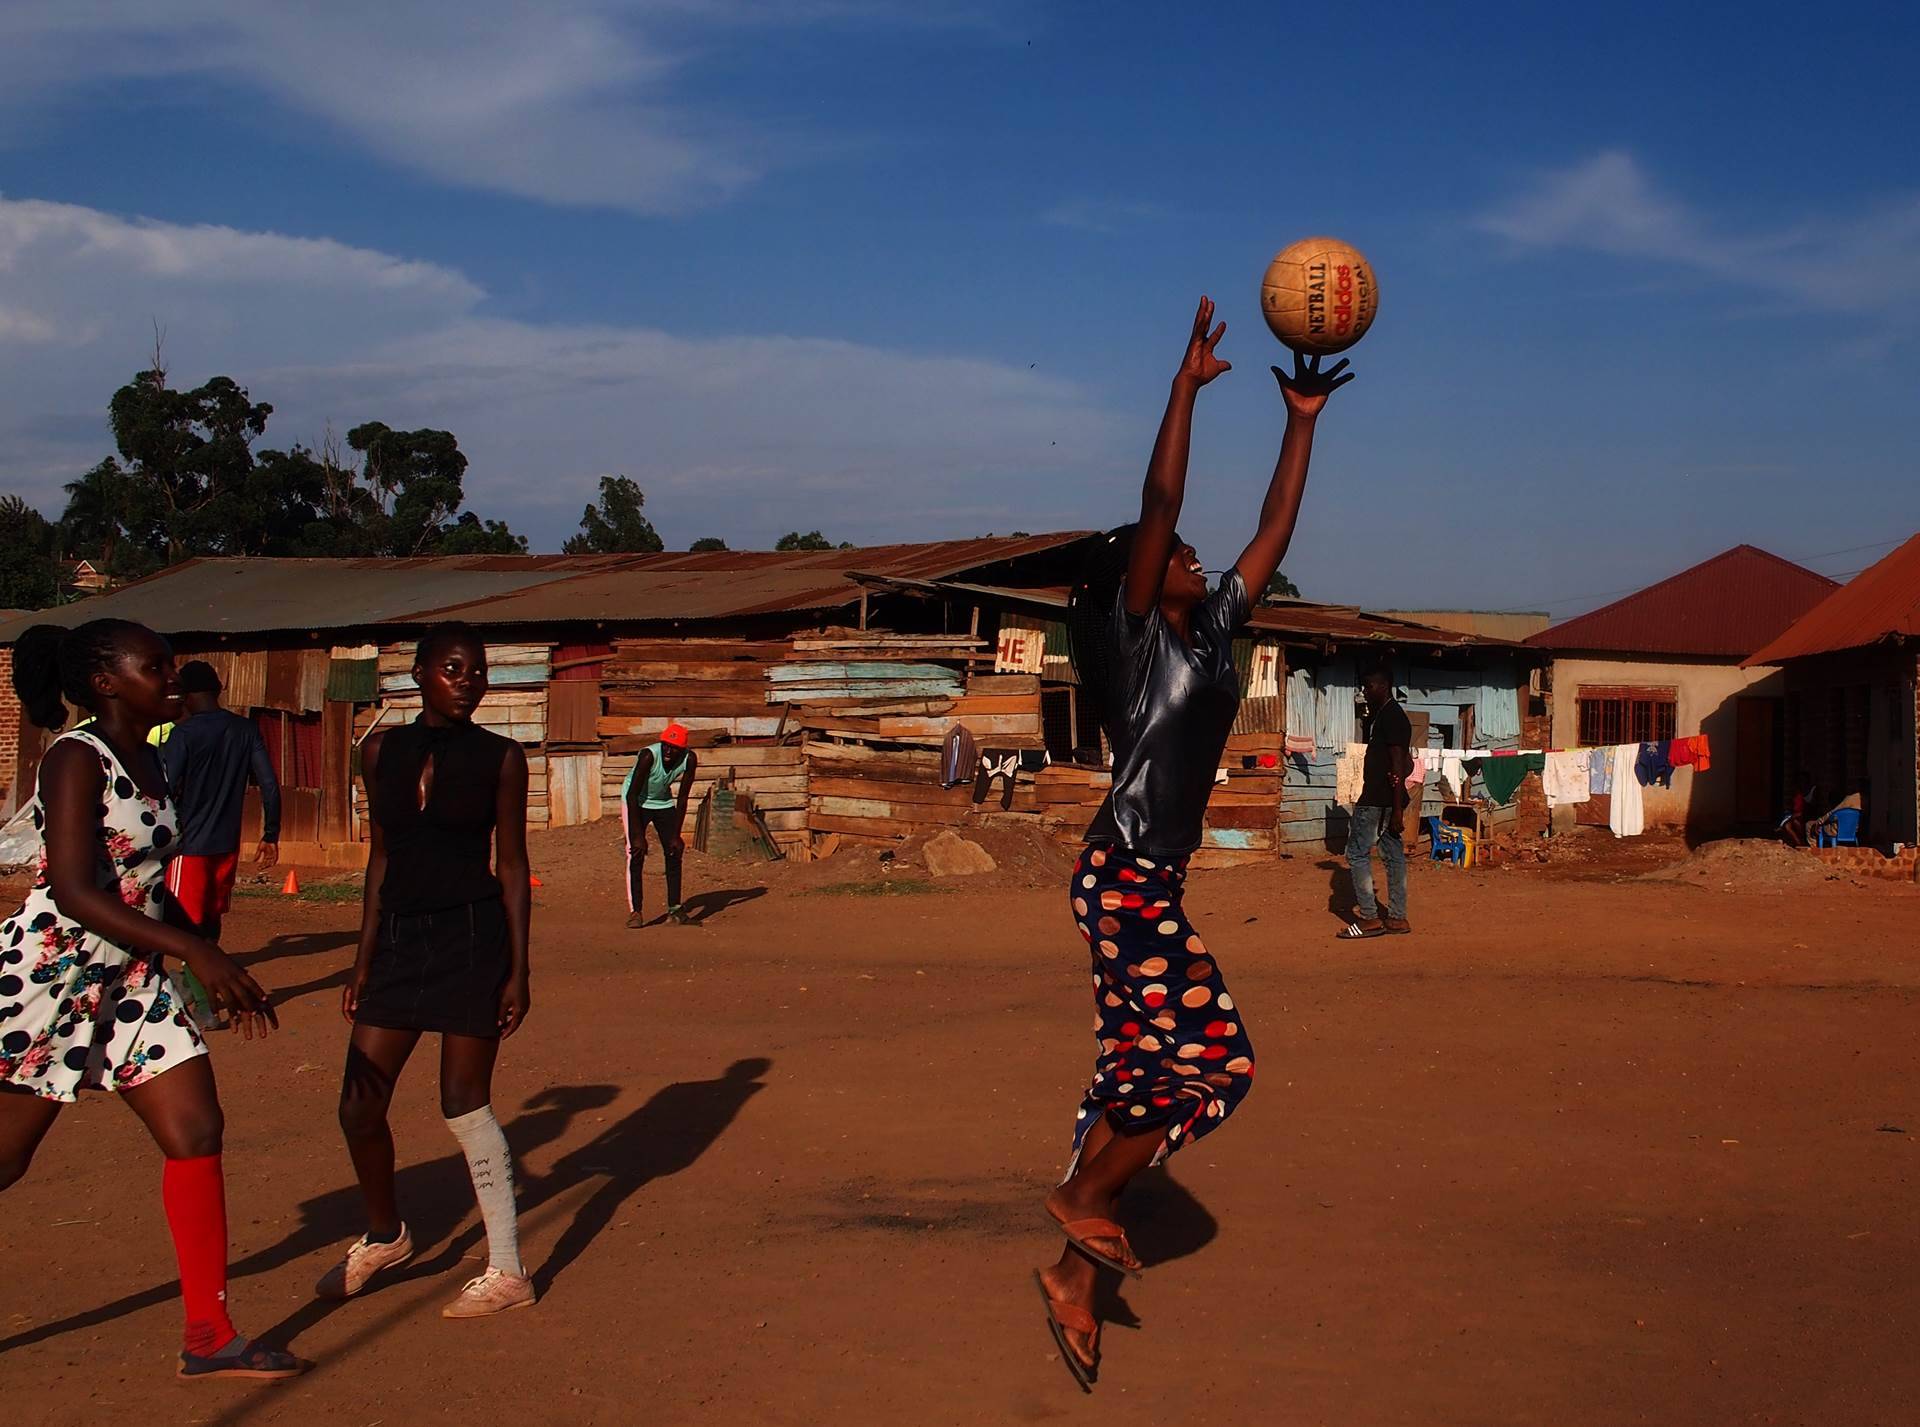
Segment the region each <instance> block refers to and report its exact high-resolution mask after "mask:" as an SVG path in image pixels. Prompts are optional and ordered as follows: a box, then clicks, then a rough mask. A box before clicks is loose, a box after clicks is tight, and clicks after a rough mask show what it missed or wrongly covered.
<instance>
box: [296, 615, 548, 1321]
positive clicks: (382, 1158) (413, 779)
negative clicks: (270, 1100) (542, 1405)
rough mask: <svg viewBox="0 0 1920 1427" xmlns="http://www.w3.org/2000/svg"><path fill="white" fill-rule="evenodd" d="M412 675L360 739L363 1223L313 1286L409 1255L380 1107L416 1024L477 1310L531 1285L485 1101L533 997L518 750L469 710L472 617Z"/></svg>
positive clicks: (343, 1284) (349, 1113)
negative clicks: (479, 1236)
mask: <svg viewBox="0 0 1920 1427" xmlns="http://www.w3.org/2000/svg"><path fill="white" fill-rule="evenodd" d="M413 677H414V682H415V683H417V684H418V685H419V686H420V696H421V703H422V709H421V713H420V716H419V717H418V718H417V719H415V720H414V722H413V723H411V724H409V725H407V726H405V727H403V728H396V729H393V730H392V731H391V732H382V733H376V734H374V735H373V736H372V737H371V738H369V739H368V740H367V741H366V745H365V748H364V751H363V756H362V771H363V774H364V778H365V782H366V787H367V800H368V803H369V805H370V809H371V812H372V815H373V817H372V821H373V842H372V847H371V849H370V852H369V856H368V861H367V891H366V899H365V907H364V910H363V911H362V914H361V920H360V951H359V955H358V957H357V958H356V959H355V961H354V967H353V978H352V980H351V981H349V982H348V984H347V987H346V990H345V991H344V992H343V993H342V995H341V1001H340V1009H341V1011H342V1013H343V1014H344V1015H345V1016H346V1018H347V1020H348V1022H349V1023H351V1024H352V1026H353V1037H352V1039H351V1041H350V1042H349V1043H348V1046H347V1069H346V1078H345V1081H344V1083H343V1084H342V1086H341V1090H340V1126H341V1128H342V1129H343V1130H345V1131H346V1136H347V1151H348V1153H349V1154H351V1155H352V1157H353V1168H354V1172H355V1174H357V1175H358V1176H359V1179H360V1192H361V1194H362V1195H363V1196H364V1198H365V1200H366V1205H367V1232H366V1233H365V1234H363V1235H362V1236H361V1237H360V1239H359V1241H358V1242H356V1243H355V1244H353V1246H352V1247H350V1248H349V1249H348V1250H347V1256H346V1258H345V1260H343V1261H342V1262H341V1263H340V1264H338V1265H337V1266H336V1267H335V1268H333V1269H332V1270H331V1271H330V1272H329V1273H328V1274H327V1276H326V1277H325V1278H323V1279H321V1280H320V1284H319V1287H318V1290H317V1291H318V1292H319V1293H320V1294H321V1295H322V1296H323V1297H330V1298H350V1297H352V1296H353V1295H354V1294H356V1293H359V1292H360V1291H361V1290H362V1289H363V1288H365V1287H366V1285H367V1283H368V1281H369V1280H371V1279H372V1278H373V1277H374V1275H376V1274H378V1273H380V1272H381V1271H382V1270H384V1269H389V1268H394V1267H397V1266H398V1265H400V1264H403V1263H405V1262H406V1261H407V1260H408V1259H410V1258H411V1257H413V1239H412V1236H411V1235H410V1234H409V1233H408V1232H407V1226H406V1225H405V1223H403V1222H402V1221H401V1218H400V1210H399V1206H398V1204H397V1203H396V1202H395V1197H394V1186H393V1136H392V1133H391V1132H390V1131H389V1130H388V1128H387V1107H388V1106H389V1104H390V1103H391V1102H392V1099H393V1088H394V1084H395V1082H396V1081H397V1080H398V1079H399V1076H400V1071H401V1068H402V1067H403V1066H405V1065H406V1063H407V1057H408V1056H409V1055H411V1054H412V1053H413V1048H414V1046H415V1044H417V1043H418V1041H419V1039H420V1036H421V1034H422V1033H423V1032H427V1031H436V1032H438V1033H439V1034H440V1110H441V1113H442V1114H444V1115H445V1116H446V1118H447V1126H448V1128H449V1129H450V1130H452V1132H453V1134H454V1137H455V1138H456V1139H458V1140H459V1141H460V1147H461V1148H462V1149H463V1150H464V1151H465V1152H466V1156H467V1168H468V1170H469V1172H470V1173H471V1175H472V1177H473V1186H474V1192H475V1195H476V1197H477V1198H478V1199H479V1201H480V1213H481V1218H482V1219H483V1220H485V1222H486V1226H487V1244H488V1251H489V1252H488V1267H487V1271H486V1272H485V1273H483V1274H481V1275H480V1276H479V1277H478V1278H475V1279H473V1280H472V1281H471V1282H469V1283H468V1284H467V1285H466V1286H465V1287H464V1288H463V1289H462V1290H461V1293H460V1296H459V1297H458V1298H456V1299H455V1300H454V1301H453V1302H452V1303H451V1304H449V1305H448V1306H447V1308H446V1309H445V1310H443V1312H444V1316H446V1317H449V1318H476V1317H482V1316H484V1315H487V1314H490V1313H498V1312H500V1311H502V1310H503V1309H507V1308H524V1307H526V1306H528V1305H530V1304H531V1303H532V1302H533V1300H534V1291H533V1285H532V1283H531V1282H529V1281H528V1279H527V1275H526V1270H525V1268H524V1267H523V1266H522V1265H521V1262H520V1246H519V1231H518V1225H517V1222H516V1219H515V1213H514V1204H513V1166H512V1161H511V1159H510V1157H509V1155H508V1152H507V1143H506V1139H505V1137H504V1136H503V1135H502V1134H501V1133H500V1124H499V1121H498V1120H496V1119H495V1118H494V1114H493V1107H492V1103H491V1102H492V1098H493V1064H494V1057H495V1056H496V1054H497V1053H498V1051H499V1048H500V1041H501V1040H502V1039H503V1038H504V1037H506V1036H510V1035H512V1034H513V1033H514V1032H515V1031H516V1030H518V1029H519V1028H520V1023H521V1022H522V1021H523V1020H524V1019H525V1018H526V1014H527V1007H528V1004H529V997H528V990H527V928H528V922H529V919H530V915H531V904H532V894H531V891H530V890H529V881H528V868H527V756H526V754H525V753H524V752H523V751H522V750H521V748H520V745H519V744H517V743H514V742H512V741H511V740H509V739H505V738H502V737H500V736H499V735H498V734H495V733H489V732H488V731H487V730H486V729H483V728H481V727H479V726H478V725H476V724H475V723H474V722H473V712H474V710H475V709H476V708H478V707H479V704H480V700H481V699H482V698H483V697H485V695H486V692H487V649H486V645H485V644H484V643H483V642H482V641H481V639H480V636H479V635H478V634H477V633H475V632H474V630H472V629H471V628H469V627H468V626H466V625H464V624H442V625H436V626H435V627H434V628H433V629H431V630H429V631H428V632H427V634H426V635H425V637H424V638H422V639H421V641H420V644H419V647H418V649H417V650H416V651H415V656H414V665H413ZM490 863H491V866H490V865H489V864H490ZM496 874H497V875H496Z"/></svg>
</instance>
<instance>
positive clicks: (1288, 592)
mask: <svg viewBox="0 0 1920 1427" xmlns="http://www.w3.org/2000/svg"><path fill="white" fill-rule="evenodd" d="M1260 598H1261V599H1262V600H1297V599H1299V598H1300V587H1299V586H1298V585H1296V584H1295V583H1294V582H1293V581H1292V580H1289V579H1288V578H1287V577H1286V576H1285V575H1284V574H1282V573H1281V572H1280V571H1279V570H1275V571H1274V572H1273V578H1272V579H1271V580H1268V581H1267V588H1266V592H1265V593H1264V594H1262V595H1261V596H1260Z"/></svg>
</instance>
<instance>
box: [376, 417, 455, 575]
mask: <svg viewBox="0 0 1920 1427" xmlns="http://www.w3.org/2000/svg"><path fill="white" fill-rule="evenodd" d="M347 445H348V446H349V447H350V448H351V449H353V450H355V451H358V452H359V453H360V455H361V457H362V463H361V475H362V478H363V479H364V480H365V481H366V484H367V486H368V488H369V489H370V490H371V492H372V493H373V496H374V500H375V502H376V503H377V505H378V506H379V509H380V511H381V513H382V514H383V515H384V516H385V517H386V520H385V522H384V528H383V529H382V531H381V535H382V538H381V540H380V542H379V543H380V544H382V545H383V546H384V547H385V553H387V554H389V555H431V554H433V553H434V552H435V549H436V547H437V546H438V545H439V543H440V538H441V535H442V533H443V527H444V526H445V525H446V523H447V522H448V521H450V520H452V519H453V516H454V512H456V511H458V510H459V509H460V504H461V502H462V501H463V500H464V499H465V498H466V492H465V488H464V486H463V485H462V482H463V480H464V479H465V477H466V474H467V458H466V456H465V455H464V454H462V452H461V450H460V443H459V442H458V441H456V440H455V439H454V436H453V433H452V432H451V431H433V430H427V429H422V430H419V431H395V430H394V429H393V428H392V427H390V426H388V425H386V424H385V423H384V422H380V421H369V422H366V423H364V424H362V425H359V426H356V427H354V428H353V429H352V430H351V431H349V432H347Z"/></svg>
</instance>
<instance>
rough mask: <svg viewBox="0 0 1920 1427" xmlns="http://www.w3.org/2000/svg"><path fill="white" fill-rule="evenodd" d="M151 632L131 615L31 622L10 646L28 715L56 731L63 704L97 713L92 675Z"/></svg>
mask: <svg viewBox="0 0 1920 1427" xmlns="http://www.w3.org/2000/svg"><path fill="white" fill-rule="evenodd" d="M151 632H152V631H151V630H149V629H148V628H147V627H146V626H145V625H144V624H135V623H134V622H133V621H132V620H130V619H90V620H88V621H87V622H86V623H85V624H82V625H78V626H76V627H75V628H73V629H66V628H63V627H62V626H60V625H57V624H36V625H34V626H33V628H31V629H29V630H28V631H27V632H26V633H25V634H23V635H21V636H20V638H19V639H18V640H17V641H16V642H15V644H14V646H13V692H14V693H15V694H16V695H18V696H19V699H20V706H21V707H22V708H23V709H25V710H26V714H27V717H28V719H30V720H31V721H32V722H33V723H34V724H36V725H38V726H39V727H41V728H44V729H46V730H47V731H48V732H49V733H58V732H59V731H60V730H61V729H63V728H65V727H66V724H67V705H68V704H72V705H74V706H75V707H77V708H83V709H85V710H87V712H89V713H94V712H97V709H96V707H95V696H94V692H93V676H94V675H95V674H101V673H105V672H107V671H108V670H110V669H112V668H113V666H114V664H115V663H117V662H118V661H119V659H120V657H121V656H122V655H123V654H125V653H126V650H127V644H128V642H129V640H130V639H131V638H132V637H134V636H136V635H142V634H150V633H151Z"/></svg>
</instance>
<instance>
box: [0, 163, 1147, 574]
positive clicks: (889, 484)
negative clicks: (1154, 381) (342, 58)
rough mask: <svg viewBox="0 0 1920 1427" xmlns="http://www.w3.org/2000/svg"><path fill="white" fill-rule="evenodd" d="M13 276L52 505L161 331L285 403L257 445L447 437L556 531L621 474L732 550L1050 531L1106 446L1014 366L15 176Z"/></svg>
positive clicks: (30, 451)
mask: <svg viewBox="0 0 1920 1427" xmlns="http://www.w3.org/2000/svg"><path fill="white" fill-rule="evenodd" d="M0 271H4V272H5V273H6V275H7V280H8V286H9V288H10V289H12V290H16V291H19V292H21V293H24V294H30V295H31V297H32V301H33V308H32V312H31V314H28V317H29V318H30V321H29V322H18V323H16V322H12V321H9V319H8V316H7V314H6V312H4V311H0V391H4V392H5V396H4V397H0V451H4V452H5V453H6V456H7V461H6V466H5V468H4V469H5V472H6V480H7V484H8V486H9V487H10V488H12V489H15V490H18V491H19V492H20V493H21V494H23V495H25V496H27V497H28V498H29V499H32V500H35V501H38V502H40V503H41V504H42V505H43V506H46V507H48V508H53V507H56V506H57V495H58V487H59V485H60V484H61V483H62V482H63V481H65V480H68V479H71V478H72V477H73V476H74V475H75V474H77V473H78V472H79V471H81V470H84V469H85V468H86V467H87V466H89V465H91V464H92V463H93V462H94V461H96V460H98V459H99V458H100V457H101V456H102V455H104V454H106V453H107V452H108V451H109V450H110V449H111V445H110V442H109V440H108V438H107V433H106V430H105V408H106V401H107V398H108V396H109V395H110V394H111V393H112V391H113V390H114V388H115V387H117V386H119V385H120V384H121V383H123V382H125V381H126V380H127V379H128V378H129V377H130V376H131V375H132V374H133V373H134V372H135V371H136V370H138V369H139V368H140V367H141V366H143V365H144V364H145V361H146V359H147V356H148V354H149V352H150V350H151V347H152V342H153V329H154V327H155V326H156V325H158V326H159V327H161V328H162V329H164V331H165V333H166V354H167V358H168V365H169V370H170V372H171V373H172V375H173V378H174V380H175V384H176V385H179V384H183V383H194V382H198V381H201V380H204V379H205V378H206V377H208V376H211V375H214V374H215V373H224V374H226V375H230V376H232V377H234V378H235V379H236V380H238V381H240V382H241V383H242V384H243V385H245V386H247V387H248V388H249V389H250V390H251V391H252V393H253V395H254V397H255V398H256V399H257V400H265V401H270V402H272V403H273V404H274V407H275V413H274V416H273V418H272V421H271V423H270V425H269V428H268V433H267V444H270V445H283V446H284V445H288V444H292V443H294V442H296V441H304V442H307V443H309V444H310V443H312V442H313V441H315V440H316V439H317V438H318V436H319V434H320V432H321V430H322V429H323V427H324V425H325V423H327V422H329V421H331V422H332V423H333V425H334V426H335V428H336V429H337V430H338V429H344V428H345V427H347V426H350V425H353V424H355V423H357V422H360V421H366V420H374V419H377V420H381V421H385V422H387V423H388V424H389V425H393V426H399V427H413V426H436V427H444V428H446V429H448V430H451V431H453V432H454V433H455V434H456V435H457V436H459V438H460V442H461V447H462V449H463V450H465V451H466V452H467V453H468V455H469V457H470V458H471V459H472V462H473V466H472V469H471V471H470V473H469V476H468V489H469V492H470V494H471V496H472V501H473V504H475V505H476V506H477V507H478V508H480V509H481V510H482V511H483V512H485V513H488V514H501V513H505V514H507V515H509V516H511V517H513V518H514V520H515V523H516V525H517V526H524V527H527V528H529V529H530V530H531V532H532V533H533V534H534V535H535V536H536V537H537V538H536V543H537V544H542V545H548V546H553V545H557V543H558V538H559V536H560V535H562V534H564V533H565V531H566V530H567V529H569V528H571V526H572V524H573V523H574V521H575V520H577V519H578V516H579V509H580V507H581V506H582V505H584V504H585V502H586V501H587V499H589V498H590V496H591V495H592V493H593V491H594V489H595V483H596V480H597V477H598V476H599V475H600V474H602V473H604V472H607V471H624V472H626V473H627V474H629V475H632V476H633V477H634V478H635V479H636V480H638V481H639V482H640V483H641V485H642V487H643V488H644V489H645V490H646V491H647V493H648V497H649V512H650V513H651V514H652V515H653V516H654V518H655V521H656V523H657V524H660V525H661V526H662V527H663V530H664V531H665V532H666V533H667V534H669V536H670V537H671V538H672V539H673V540H674V541H675V542H676V543H684V542H685V541H686V540H688V539H691V538H692V537H693V536H694V535H700V534H720V535H724V536H726V537H727V538H728V539H729V540H730V541H732V542H733V543H735V544H743V543H748V542H753V541H769V540H771V538H772V537H773V536H775V535H778V534H779V533H780V532H781V531H784V530H787V529H790V528H793V527H795V526H798V527H799V528H801V529H810V528H813V527H816V526H818V527H820V528H822V529H828V528H829V527H831V529H832V531H833V532H835V533H836V538H854V539H867V538H878V537H886V536H890V537H895V538H904V537H911V536H920V535H924V536H929V537H931V536H936V535H962V534H978V533H981V532H983V531H985V530H988V529H994V528H998V529H1007V528H1010V527H1011V526H1013V525H1016V524H1017V525H1019V526H1021V527H1022V528H1027V529H1037V528H1043V526H1044V524H1046V523H1052V522H1055V521H1060V522H1067V521H1071V520H1072V519H1073V518H1074V515H1073V513H1074V512H1075V511H1076V510H1077V509H1078V508H1079V507H1080V502H1079V500H1078V498H1077V493H1078V492H1079V491H1080V490H1081V489H1082V488H1083V486H1084V484H1085V483H1086V482H1088V481H1090V480H1093V479H1095V478H1097V476H1099V475H1100V474H1103V473H1104V472H1106V471H1107V470H1109V469H1111V462H1112V458H1113V457H1114V455H1115V452H1114V450H1113V447H1112V438H1113V423H1112V422H1111V421H1110V419H1109V415H1108V413H1106V412H1105V411H1103V410H1102V409H1101V408H1100V407H1099V405H1098V404H1097V403H1096V402H1095V401H1094V400H1093V399H1091V398H1090V397H1089V396H1088V395H1087V394H1086V393H1085V392H1084V391H1083V390H1081V389H1080V388H1079V387H1077V386H1076V385H1074V384H1072V383H1069V382H1065V381H1062V380H1059V379H1057V378H1052V377H1046V376H1042V375H1040V374H1038V373H1035V372H1033V371H1030V370H1027V369H1026V368H1024V367H1011V366H1006V365H1002V364H999V363H994V362H987V361H980V360H976V359H972V358H967V357H954V356H939V355H925V354H918V353H911V354H910V353H903V352H896V351H889V350H886V349H882V348H878V347H873V346H867V345H862V344H859V343H851V342H843V341H836V340H831V339H826V338H815V337H800V336H785V335H760V336H729V337H686V336H679V335H675V334H673V333H669V332H663V331H658V330H654V329H649V328H637V327H618V326H607V325H594V324H542V323H534V322H524V321H511V320H506V319H502V318H499V317H496V316H493V315H491V314H489V313H488V311H487V310H486V299H485V294H484V293H483V292H482V291H481V290H480V289H479V288H478V287H477V286H476V285H475V284H474V283H472V282H471V281H469V280H468V279H467V278H466V277H465V276H464V275H462V274H461V273H459V272H456V271H454V270H452V269H449V268H446V267H442V266H438V265H436V264H432V263H422V262H414V261H410V260H407V259H405V258H401V257H396V256H393V255H390V254H386V253H379V252H374V251H371V250H368V249H364V248H355V247H350V246H348V245H346V244H342V243H336V242H332V241H329V240H324V239H320V240H316V239H311V238H302V237H289V236H284V235H279V234H272V233H257V232H242V231H238V230H235V229H230V228H218V227H212V226H205V225H202V226H186V225H176V224H167V223H156V222H149V221H145V220H138V219H124V218H118V217H115V216H113V215H110V214H105V213H101V212H98V211H96V210H92V209H86V208H79V207H74V206H72V205H65V204H51V203H40V202H33V201H19V200H8V199H5V198H0ZM16 329H17V330H16ZM1011 510H1018V511H1019V512H1020V515H1019V517H1018V518H1017V519H1016V518H1014V517H1011V516H1009V515H1008V513H1007V512H1009V511H1011ZM1043 517H1044V518H1043Z"/></svg>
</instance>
